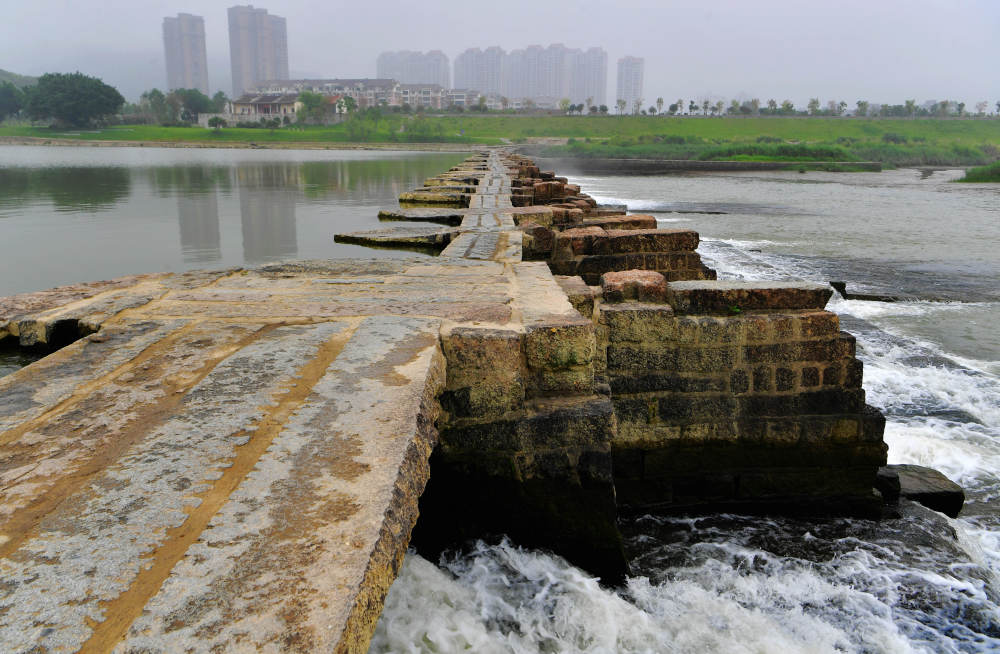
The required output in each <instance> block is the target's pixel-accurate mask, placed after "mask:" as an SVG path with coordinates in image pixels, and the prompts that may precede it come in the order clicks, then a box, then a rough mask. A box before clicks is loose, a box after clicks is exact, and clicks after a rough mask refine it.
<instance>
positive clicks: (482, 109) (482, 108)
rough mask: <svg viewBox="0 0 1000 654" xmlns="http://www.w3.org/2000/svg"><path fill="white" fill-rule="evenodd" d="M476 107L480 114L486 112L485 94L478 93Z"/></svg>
mask: <svg viewBox="0 0 1000 654" xmlns="http://www.w3.org/2000/svg"><path fill="white" fill-rule="evenodd" d="M476 107H477V108H478V109H479V113H481V114H484V113H486V96H485V95H480V96H479V98H478V99H477V100H476Z"/></svg>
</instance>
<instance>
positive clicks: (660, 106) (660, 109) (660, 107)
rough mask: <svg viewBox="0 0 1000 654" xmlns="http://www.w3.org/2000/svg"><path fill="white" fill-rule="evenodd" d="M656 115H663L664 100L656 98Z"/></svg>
mask: <svg viewBox="0 0 1000 654" xmlns="http://www.w3.org/2000/svg"><path fill="white" fill-rule="evenodd" d="M656 113H658V114H662V113H663V98H656Z"/></svg>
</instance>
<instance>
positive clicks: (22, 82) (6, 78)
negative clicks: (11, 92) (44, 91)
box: [0, 68, 38, 89]
mask: <svg viewBox="0 0 1000 654" xmlns="http://www.w3.org/2000/svg"><path fill="white" fill-rule="evenodd" d="M0 82H10V83H11V84H13V85H14V86H17V87H19V88H22V89H23V88H24V87H26V86H34V85H35V84H36V83H37V82H38V78H37V77H30V76H28V75H18V74H17V73H12V72H10V71H9V70H3V69H2V68H0Z"/></svg>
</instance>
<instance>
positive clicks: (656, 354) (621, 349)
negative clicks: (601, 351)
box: [608, 342, 678, 370]
mask: <svg viewBox="0 0 1000 654" xmlns="http://www.w3.org/2000/svg"><path fill="white" fill-rule="evenodd" d="M677 356H678V355H677V349H676V348H673V347H670V346H668V345H663V344H657V343H646V342H639V343H614V342H612V344H610V345H608V370H671V369H674V368H676V367H677Z"/></svg>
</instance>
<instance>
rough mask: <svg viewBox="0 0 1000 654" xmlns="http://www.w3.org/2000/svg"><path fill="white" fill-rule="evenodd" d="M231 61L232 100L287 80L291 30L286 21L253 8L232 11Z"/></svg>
mask: <svg viewBox="0 0 1000 654" xmlns="http://www.w3.org/2000/svg"><path fill="white" fill-rule="evenodd" d="M229 59H230V65H231V66H232V71H233V97H234V98H236V97H239V96H240V95H242V94H243V93H246V92H247V91H249V90H251V89H253V88H254V87H256V86H257V85H258V84H259V83H260V82H264V81H268V80H279V79H288V77H289V75H288V30H287V26H286V25H285V19H284V18H282V17H281V16H274V15H271V14H268V13H267V10H266V9H255V8H254V7H253V6H252V5H246V6H243V5H237V6H235V7H230V8H229Z"/></svg>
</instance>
